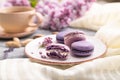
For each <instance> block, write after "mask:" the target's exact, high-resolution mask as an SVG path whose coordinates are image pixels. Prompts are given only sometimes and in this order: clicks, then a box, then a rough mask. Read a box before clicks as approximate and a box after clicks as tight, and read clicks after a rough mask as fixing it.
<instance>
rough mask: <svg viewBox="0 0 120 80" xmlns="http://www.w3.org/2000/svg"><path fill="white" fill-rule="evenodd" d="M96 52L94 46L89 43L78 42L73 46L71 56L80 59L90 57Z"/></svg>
mask: <svg viewBox="0 0 120 80" xmlns="http://www.w3.org/2000/svg"><path fill="white" fill-rule="evenodd" d="M93 51H94V45H93V44H92V43H90V42H89V41H77V42H74V43H72V45H71V54H72V55H74V56H78V57H87V56H90V55H91V54H92V53H93Z"/></svg>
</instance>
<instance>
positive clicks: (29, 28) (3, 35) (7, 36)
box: [0, 27, 38, 39]
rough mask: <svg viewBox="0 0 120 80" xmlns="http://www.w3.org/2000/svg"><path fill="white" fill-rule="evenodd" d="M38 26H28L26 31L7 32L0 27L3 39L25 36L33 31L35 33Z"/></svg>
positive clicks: (0, 35)
mask: <svg viewBox="0 0 120 80" xmlns="http://www.w3.org/2000/svg"><path fill="white" fill-rule="evenodd" d="M37 29H38V27H28V28H27V29H26V30H25V31H24V32H21V33H6V32H5V31H4V30H3V29H2V28H1V27H0V38H3V39H9V38H13V37H19V38H20V37H25V36H28V35H30V34H32V33H34V32H35V31H36V30H37Z"/></svg>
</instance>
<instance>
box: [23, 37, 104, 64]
mask: <svg viewBox="0 0 120 80" xmlns="http://www.w3.org/2000/svg"><path fill="white" fill-rule="evenodd" d="M46 37H51V38H52V40H53V41H54V42H56V36H55V35H49V36H44V37H40V38H37V39H35V40H33V41H31V42H30V43H28V44H27V45H26V46H25V54H26V55H27V56H28V57H29V58H30V60H31V61H34V62H38V63H43V64H50V65H75V64H80V63H82V62H86V61H90V60H93V59H96V58H99V57H103V56H104V54H105V52H106V46H105V44H103V43H102V42H101V41H100V40H99V39H96V38H94V37H87V40H88V41H90V42H91V43H92V44H93V45H94V51H93V53H92V55H91V56H88V57H74V56H72V55H68V58H67V60H63V61H62V60H57V59H51V58H48V57H45V58H43V57H44V56H46V51H45V48H42V47H41V44H42V42H43V40H44V38H46ZM41 53H42V54H41ZM41 55H42V57H41Z"/></svg>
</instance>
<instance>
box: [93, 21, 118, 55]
mask: <svg viewBox="0 0 120 80" xmlns="http://www.w3.org/2000/svg"><path fill="white" fill-rule="evenodd" d="M119 22H120V19H118V20H115V21H114V22H113V23H109V24H106V25H104V26H103V27H101V28H100V30H98V31H97V33H96V34H95V37H97V38H99V39H101V40H102V41H103V42H104V43H105V44H106V45H107V47H108V50H107V54H106V55H107V56H111V55H120V23H119Z"/></svg>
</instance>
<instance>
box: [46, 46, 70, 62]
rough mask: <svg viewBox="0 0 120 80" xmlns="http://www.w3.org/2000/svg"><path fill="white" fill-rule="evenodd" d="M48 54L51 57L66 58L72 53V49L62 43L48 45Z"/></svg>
mask: <svg viewBox="0 0 120 80" xmlns="http://www.w3.org/2000/svg"><path fill="white" fill-rule="evenodd" d="M46 51H47V52H46V54H47V56H48V57H50V58H54V59H60V60H65V59H66V58H67V56H68V54H69V53H70V49H69V48H68V47H67V46H65V45H61V44H51V45H49V46H47V47H46Z"/></svg>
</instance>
